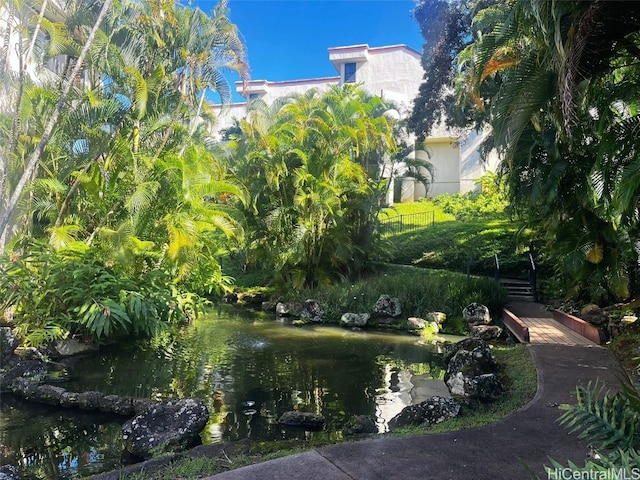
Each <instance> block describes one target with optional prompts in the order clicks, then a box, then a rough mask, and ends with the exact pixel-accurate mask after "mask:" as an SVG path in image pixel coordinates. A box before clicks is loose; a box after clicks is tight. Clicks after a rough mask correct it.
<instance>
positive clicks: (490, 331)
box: [469, 325, 502, 340]
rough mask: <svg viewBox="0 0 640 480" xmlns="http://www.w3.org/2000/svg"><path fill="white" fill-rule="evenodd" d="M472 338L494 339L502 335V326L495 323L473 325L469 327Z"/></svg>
mask: <svg viewBox="0 0 640 480" xmlns="http://www.w3.org/2000/svg"><path fill="white" fill-rule="evenodd" d="M469 332H470V333H471V336H472V337H473V338H479V339H481V340H494V339H496V338H499V337H500V335H502V328H500V327H499V326H497V325H474V326H472V327H471V328H470V329H469Z"/></svg>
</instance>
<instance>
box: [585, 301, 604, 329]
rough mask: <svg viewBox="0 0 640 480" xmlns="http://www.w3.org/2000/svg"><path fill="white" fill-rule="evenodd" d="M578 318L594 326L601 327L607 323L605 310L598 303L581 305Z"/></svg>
mask: <svg viewBox="0 0 640 480" xmlns="http://www.w3.org/2000/svg"><path fill="white" fill-rule="evenodd" d="M580 318H582V319H583V320H584V321H586V322H589V323H590V324H592V325H595V326H596V327H601V326H603V325H606V324H608V323H609V317H608V316H607V314H606V312H605V311H604V310H602V308H600V307H599V306H598V305H595V304H592V303H590V304H588V305H585V306H584V307H582V310H581V311H580Z"/></svg>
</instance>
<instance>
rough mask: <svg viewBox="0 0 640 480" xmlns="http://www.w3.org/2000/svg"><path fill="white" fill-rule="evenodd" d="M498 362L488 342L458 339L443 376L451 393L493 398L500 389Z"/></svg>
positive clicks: (469, 396)
mask: <svg viewBox="0 0 640 480" xmlns="http://www.w3.org/2000/svg"><path fill="white" fill-rule="evenodd" d="M497 370H498V365H497V363H496V359H495V356H494V354H493V352H492V351H491V349H490V348H489V345H488V344H487V343H486V342H485V341H484V340H480V339H467V340H463V341H462V342H459V345H458V349H457V351H456V353H455V354H454V355H453V357H452V358H451V360H449V363H448V365H447V371H446V373H445V376H444V380H445V383H446V384H447V387H449V391H450V392H451V395H452V396H454V397H459V398H464V399H477V400H481V401H491V400H495V399H496V398H497V397H498V396H499V395H500V394H501V393H502V391H503V389H502V385H500V382H499V380H498V377H497V376H496V373H497Z"/></svg>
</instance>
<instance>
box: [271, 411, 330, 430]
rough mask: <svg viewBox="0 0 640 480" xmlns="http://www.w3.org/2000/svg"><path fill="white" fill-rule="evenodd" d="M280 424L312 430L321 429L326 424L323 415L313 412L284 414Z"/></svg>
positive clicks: (279, 420)
mask: <svg viewBox="0 0 640 480" xmlns="http://www.w3.org/2000/svg"><path fill="white" fill-rule="evenodd" d="M278 423H280V424H282V425H289V426H291V427H304V428H312V429H320V428H322V427H323V425H324V423H325V419H324V417H323V416H322V415H317V414H315V413H311V412H298V411H291V412H284V413H283V414H282V416H281V417H280V418H279V419H278Z"/></svg>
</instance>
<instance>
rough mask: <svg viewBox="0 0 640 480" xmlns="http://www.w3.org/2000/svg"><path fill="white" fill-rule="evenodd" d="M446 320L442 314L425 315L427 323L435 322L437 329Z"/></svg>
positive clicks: (445, 315) (444, 314)
mask: <svg viewBox="0 0 640 480" xmlns="http://www.w3.org/2000/svg"><path fill="white" fill-rule="evenodd" d="M446 319H447V314H446V313H442V312H429V313H427V318H426V321H427V322H435V323H437V324H438V326H439V327H442V325H443V324H444V322H445V320H446Z"/></svg>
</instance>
